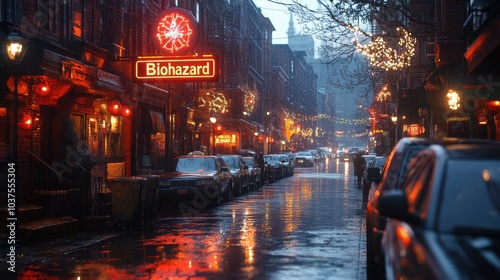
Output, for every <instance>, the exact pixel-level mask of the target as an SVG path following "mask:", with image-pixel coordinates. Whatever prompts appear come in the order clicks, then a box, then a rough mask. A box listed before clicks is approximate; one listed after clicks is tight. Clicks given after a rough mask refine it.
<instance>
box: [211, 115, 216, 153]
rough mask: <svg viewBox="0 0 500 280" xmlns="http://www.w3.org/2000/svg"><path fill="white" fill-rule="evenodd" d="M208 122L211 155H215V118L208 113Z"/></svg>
mask: <svg viewBox="0 0 500 280" xmlns="http://www.w3.org/2000/svg"><path fill="white" fill-rule="evenodd" d="M210 122H211V123H212V141H211V142H212V155H215V123H216V122H217V118H216V117H215V115H214V114H210Z"/></svg>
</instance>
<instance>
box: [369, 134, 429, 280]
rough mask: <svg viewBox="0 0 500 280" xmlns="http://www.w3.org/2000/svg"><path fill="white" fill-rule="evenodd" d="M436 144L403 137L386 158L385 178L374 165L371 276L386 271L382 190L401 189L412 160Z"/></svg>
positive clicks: (370, 220) (371, 212) (370, 201)
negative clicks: (381, 207) (381, 206)
mask: <svg viewBox="0 0 500 280" xmlns="http://www.w3.org/2000/svg"><path fill="white" fill-rule="evenodd" d="M431 144H433V141H432V140H430V139H425V138H413V137H407V138H402V139H400V140H399V141H398V143H397V144H396V146H395V147H394V148H393V149H392V150H391V152H390V153H389V156H388V157H387V159H386V162H385V165H384V168H383V172H382V175H381V176H382V177H377V176H376V175H377V174H380V171H379V169H378V168H371V169H370V170H371V172H370V175H371V176H369V180H370V181H374V182H375V183H372V184H371V186H370V191H369V193H368V201H367V204H366V257H367V262H366V268H367V277H368V279H381V278H382V277H383V273H384V267H383V255H382V251H381V248H380V241H381V240H382V234H383V231H384V228H385V222H386V219H385V218H384V217H381V216H380V214H379V212H378V209H377V207H378V198H379V197H380V193H381V192H383V191H386V190H390V189H400V188H401V185H402V184H403V182H404V180H405V178H406V176H407V173H408V167H409V164H410V161H411V160H412V159H413V158H414V157H415V156H416V155H417V153H418V152H420V151H422V150H423V149H425V148H427V147H428V146H429V145H431ZM374 171H375V172H374Z"/></svg>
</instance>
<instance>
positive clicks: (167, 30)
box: [154, 8, 198, 55]
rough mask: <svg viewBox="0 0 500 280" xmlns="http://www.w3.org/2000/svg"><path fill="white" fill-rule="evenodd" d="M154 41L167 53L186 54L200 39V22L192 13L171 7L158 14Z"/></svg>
mask: <svg viewBox="0 0 500 280" xmlns="http://www.w3.org/2000/svg"><path fill="white" fill-rule="evenodd" d="M154 30H155V32H156V33H155V36H154V41H155V43H156V45H157V47H158V49H159V50H160V51H161V52H162V53H164V54H166V55H184V54H187V53H189V52H190V51H191V50H193V48H194V47H195V45H196V43H197V41H198V23H197V22H196V19H195V18H194V17H193V15H192V14H191V13H189V12H188V11H187V10H184V9H181V8H170V9H168V10H166V11H165V12H163V13H161V14H160V16H158V18H157V20H156V24H155V29H154Z"/></svg>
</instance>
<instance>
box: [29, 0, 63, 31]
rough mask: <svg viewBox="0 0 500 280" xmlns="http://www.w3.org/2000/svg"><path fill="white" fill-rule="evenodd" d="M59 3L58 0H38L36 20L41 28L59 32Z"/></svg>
mask: <svg viewBox="0 0 500 280" xmlns="http://www.w3.org/2000/svg"><path fill="white" fill-rule="evenodd" d="M59 14H60V13H59V5H58V1H56V0H38V1H37V9H36V15H35V16H36V21H37V25H38V26H39V27H40V28H43V29H45V30H48V31H50V32H53V33H57V30H58V21H57V19H56V16H57V15H59Z"/></svg>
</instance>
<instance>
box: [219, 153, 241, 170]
mask: <svg viewBox="0 0 500 280" xmlns="http://www.w3.org/2000/svg"><path fill="white" fill-rule="evenodd" d="M222 158H223V159H224V161H225V162H226V163H227V165H229V167H231V168H232V169H238V168H240V165H239V162H238V158H237V157H232V156H222Z"/></svg>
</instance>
